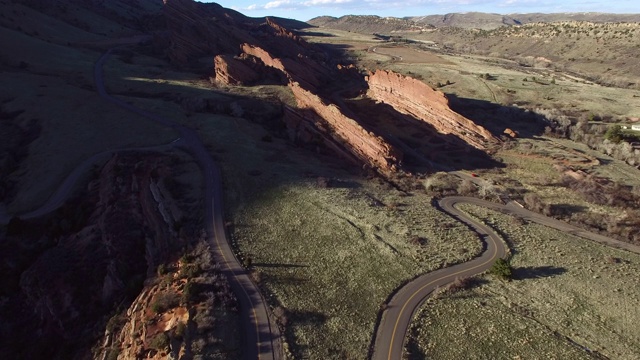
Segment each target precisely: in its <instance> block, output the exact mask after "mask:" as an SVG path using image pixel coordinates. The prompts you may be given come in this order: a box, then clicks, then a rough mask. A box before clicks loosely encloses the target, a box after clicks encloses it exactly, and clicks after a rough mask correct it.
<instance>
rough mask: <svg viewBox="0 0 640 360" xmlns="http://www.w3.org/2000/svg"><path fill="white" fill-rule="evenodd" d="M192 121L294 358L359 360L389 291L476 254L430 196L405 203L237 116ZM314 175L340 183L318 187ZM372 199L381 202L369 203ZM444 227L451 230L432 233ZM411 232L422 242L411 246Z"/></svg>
mask: <svg viewBox="0 0 640 360" xmlns="http://www.w3.org/2000/svg"><path fill="white" fill-rule="evenodd" d="M192 119H193V120H194V121H197V122H199V123H200V124H199V125H198V127H199V128H200V129H201V131H202V132H203V134H204V136H205V138H206V141H207V142H209V144H210V148H212V149H213V151H214V153H216V157H218V158H219V159H220V161H221V164H222V166H223V169H224V174H225V180H226V182H227V184H226V196H227V202H228V204H227V206H228V208H229V215H228V216H229V219H230V220H231V222H232V223H233V237H234V241H236V242H237V244H238V246H239V249H240V251H241V252H242V253H243V256H249V257H251V259H252V263H253V265H254V268H255V271H256V273H257V275H256V276H257V278H259V279H260V280H261V284H262V286H263V287H264V288H265V289H266V291H267V293H270V294H273V295H272V296H269V297H268V299H270V302H271V303H272V304H274V305H281V306H282V307H283V308H285V312H284V313H285V314H286V315H285V316H286V317H287V322H288V326H287V328H288V332H287V334H288V336H287V340H288V341H289V345H290V346H291V351H292V352H293V353H294V354H296V355H297V356H307V357H310V358H332V357H337V356H338V354H349V355H350V356H352V357H356V358H364V356H365V354H366V351H367V346H368V344H369V341H370V339H371V336H372V331H373V325H374V322H375V318H376V314H377V311H378V306H379V305H380V304H381V303H382V301H383V300H384V299H385V298H386V297H387V296H389V294H390V293H391V292H392V291H393V289H394V288H395V287H397V286H398V285H399V284H400V283H401V282H403V281H405V280H408V279H410V278H412V277H413V276H415V275H417V274H419V273H422V272H425V271H428V270H430V269H434V268H436V267H438V266H440V265H441V264H442V263H443V262H447V261H448V262H454V261H457V260H460V259H463V258H468V257H469V256H471V254H473V253H474V252H476V251H478V250H479V243H478V241H477V240H476V238H475V237H474V236H473V235H472V234H471V233H469V231H468V230H466V229H464V228H463V227H462V226H460V225H454V224H453V221H451V220H449V219H448V218H447V217H445V216H444V215H442V214H440V213H438V212H436V211H434V210H433V209H432V208H431V206H430V205H429V199H428V198H427V197H426V196H423V195H419V194H416V195H415V196H411V197H401V196H400V195H399V193H398V192H397V191H396V190H393V189H390V188H389V187H387V186H386V185H381V184H378V183H377V181H375V180H374V181H366V180H363V179H361V178H359V177H357V176H353V175H351V174H349V172H347V171H345V170H344V169H341V168H340V167H341V166H340V165H339V164H336V163H335V162H334V161H332V160H330V159H328V158H326V157H324V158H321V159H320V160H318V159H315V155H312V154H311V153H308V152H307V151H306V150H305V151H300V149H297V150H296V149H294V148H292V147H291V145H290V144H288V143H286V142H284V141H282V140H278V139H276V140H274V142H272V143H266V142H262V141H260V138H261V137H262V136H263V135H264V130H262V129H261V128H259V127H257V126H255V125H253V124H251V123H248V122H246V121H245V120H242V119H234V118H229V117H211V116H207V115H196V116H194V117H192ZM240 139H242V140H240ZM332 164H333V165H332ZM336 165H338V167H336ZM250 172H251V173H252V174H253V175H250V174H249V173H250ZM317 176H325V177H330V178H333V179H334V182H335V181H337V180H335V179H340V181H339V182H338V183H337V184H338V185H337V186H336V187H331V188H327V189H324V188H318V187H316V186H315V182H316V177H317ZM374 197H375V198H377V199H378V200H379V201H381V202H382V203H384V204H386V205H381V206H375V205H372V203H373V200H372V198H374ZM401 203H402V204H406V205H401ZM394 206H395V207H396V209H393V207H394ZM443 223H452V229H451V230H450V231H449V232H447V233H445V234H438V233H439V232H440V226H442V224H443ZM414 235H417V236H422V237H424V238H426V239H427V245H426V246H424V247H420V246H416V245H412V244H410V243H409V239H410V237H412V236H414ZM459 248H466V249H467V252H466V253H462V252H460V251H459V250H458V249H459ZM281 320H282V319H281Z"/></svg>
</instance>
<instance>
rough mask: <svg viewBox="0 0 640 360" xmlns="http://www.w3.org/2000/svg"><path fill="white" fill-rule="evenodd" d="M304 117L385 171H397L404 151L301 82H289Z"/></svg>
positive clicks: (352, 151)
mask: <svg viewBox="0 0 640 360" xmlns="http://www.w3.org/2000/svg"><path fill="white" fill-rule="evenodd" d="M289 87H290V88H291V91H293V95H294V96H295V98H296V101H297V103H298V106H299V107H300V109H302V114H299V115H301V117H302V118H303V119H304V120H306V121H311V122H313V123H314V124H315V128H317V129H320V130H321V131H322V132H323V133H324V134H325V135H329V136H331V137H332V138H333V140H335V141H337V142H339V143H340V144H341V145H342V146H343V147H344V148H346V149H347V150H348V151H349V152H350V153H351V154H353V155H354V156H356V157H357V158H358V159H360V160H361V161H364V162H365V163H366V164H368V165H369V166H371V167H373V168H377V169H379V170H380V171H381V172H383V173H390V172H394V171H396V170H397V168H398V166H399V163H400V161H401V160H402V152H400V151H399V150H397V149H396V148H394V147H393V146H391V145H390V144H388V143H387V142H385V141H384V139H382V138H380V137H379V136H376V135H375V134H374V133H372V132H369V131H367V130H366V129H364V128H363V127H362V126H361V125H360V124H359V123H358V122H357V121H356V120H354V119H352V118H349V117H348V116H346V115H345V114H343V113H342V111H341V110H340V109H339V108H338V107H337V106H336V105H333V104H327V103H326V102H324V101H323V100H322V99H321V98H320V97H319V96H317V95H315V94H313V93H312V92H310V91H308V90H305V89H304V88H302V87H301V86H300V84H298V83H295V82H292V83H290V84H289Z"/></svg>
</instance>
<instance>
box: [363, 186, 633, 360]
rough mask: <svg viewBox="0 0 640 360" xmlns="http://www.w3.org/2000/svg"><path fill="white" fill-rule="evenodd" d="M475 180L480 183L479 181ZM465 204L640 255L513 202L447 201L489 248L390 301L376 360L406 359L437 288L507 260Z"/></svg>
mask: <svg viewBox="0 0 640 360" xmlns="http://www.w3.org/2000/svg"><path fill="white" fill-rule="evenodd" d="M473 180H475V181H480V180H479V179H476V178H474V179H473ZM461 203H467V204H473V205H478V206H482V207H485V208H489V209H492V210H497V211H501V212H503V213H506V214H511V215H515V216H519V217H521V218H523V219H526V220H529V221H533V222H536V223H539V224H542V225H546V226H549V227H552V228H555V229H558V230H560V231H564V232H567V233H570V234H573V235H576V236H580V237H583V238H586V239H589V240H593V241H596V242H599V243H601V244H604V245H608V246H613V247H616V248H620V249H624V250H628V251H632V252H635V253H639V254H640V246H636V245H632V244H628V243H625V242H622V241H618V240H614V239H610V238H608V237H605V236H602V235H598V234H594V233H590V232H588V231H585V230H582V229H579V228H577V227H575V226H572V225H569V224H567V223H565V222H562V221H559V220H555V219H551V218H548V217H546V216H544V215H541V214H538V213H534V212H531V211H529V210H526V209H524V208H522V207H521V206H520V205H518V204H517V203H515V202H509V203H508V204H507V205H502V204H496V203H492V202H489V201H485V200H480V199H476V198H470V197H462V196H451V197H446V198H443V199H442V200H440V201H439V202H438V205H439V206H440V208H441V209H442V210H443V211H444V212H446V213H448V214H449V215H451V216H452V217H454V218H455V219H457V220H458V221H461V222H463V223H465V224H467V225H469V226H470V227H471V228H472V229H473V230H474V231H475V232H477V233H478V234H479V235H480V238H481V239H482V242H483V244H484V246H485V249H484V252H483V253H482V255H480V257H478V258H476V259H474V260H472V261H469V262H466V263H462V264H458V265H455V266H452V267H448V268H445V269H441V270H437V271H434V272H431V273H428V274H425V275H422V276H420V277H418V278H416V279H414V280H412V281H411V282H409V283H407V284H406V285H404V286H402V287H401V288H400V289H399V290H398V291H397V292H396V294H395V295H394V296H393V297H392V298H391V301H389V303H388V304H387V305H388V306H387V307H386V309H385V310H384V311H383V313H382V317H381V320H380V323H379V325H378V330H377V333H376V335H375V339H374V344H373V346H374V348H373V356H372V359H374V360H382V359H385V360H397V359H402V352H403V349H404V340H405V335H406V333H407V330H408V329H409V326H410V324H411V319H412V318H413V315H414V313H415V311H416V310H417V309H418V308H419V307H420V305H421V304H422V303H423V302H424V300H425V299H426V298H427V297H428V296H429V295H430V294H431V293H432V292H433V291H434V290H435V289H436V288H437V287H440V286H443V285H446V284H448V283H450V282H452V281H454V280H455V279H456V278H457V277H461V278H462V277H468V276H473V275H476V274H480V273H482V272H484V271H486V270H488V269H489V268H490V267H491V265H492V264H493V262H494V261H495V260H496V259H498V258H501V257H504V256H505V253H506V246H505V244H504V243H503V242H502V240H501V239H500V238H499V237H498V235H497V234H496V233H495V232H494V231H493V230H492V229H491V228H489V227H488V226H486V225H484V224H482V223H480V222H478V221H476V220H474V219H473V218H471V217H469V216H467V215H466V214H464V213H463V212H461V211H460V210H458V209H456V207H455V205H456V204H461Z"/></svg>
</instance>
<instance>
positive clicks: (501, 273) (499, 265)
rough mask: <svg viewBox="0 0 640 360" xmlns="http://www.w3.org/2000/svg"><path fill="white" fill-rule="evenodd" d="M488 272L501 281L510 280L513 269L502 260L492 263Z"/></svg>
mask: <svg viewBox="0 0 640 360" xmlns="http://www.w3.org/2000/svg"><path fill="white" fill-rule="evenodd" d="M489 272H490V273H491V274H493V275H495V276H498V277H499V278H501V279H503V280H511V277H512V276H513V268H512V267H511V264H510V263H509V261H508V260H505V259H502V258H500V259H498V260H496V262H495V263H493V266H491V269H490V270H489Z"/></svg>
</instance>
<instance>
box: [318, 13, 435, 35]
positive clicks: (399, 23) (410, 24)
mask: <svg viewBox="0 0 640 360" xmlns="http://www.w3.org/2000/svg"><path fill="white" fill-rule="evenodd" d="M308 23H309V24H311V25H313V26H319V27H327V28H331V29H338V30H344V31H352V32H358V33H365V34H372V33H392V32H410V31H416V32H420V31H423V30H429V29H433V28H434V26H433V25H430V24H426V23H422V24H419V23H417V22H415V21H412V20H410V19H401V18H394V17H380V16H375V15H346V16H342V17H339V18H336V17H333V16H320V17H317V18H313V19H311V20H309V21H308Z"/></svg>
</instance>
